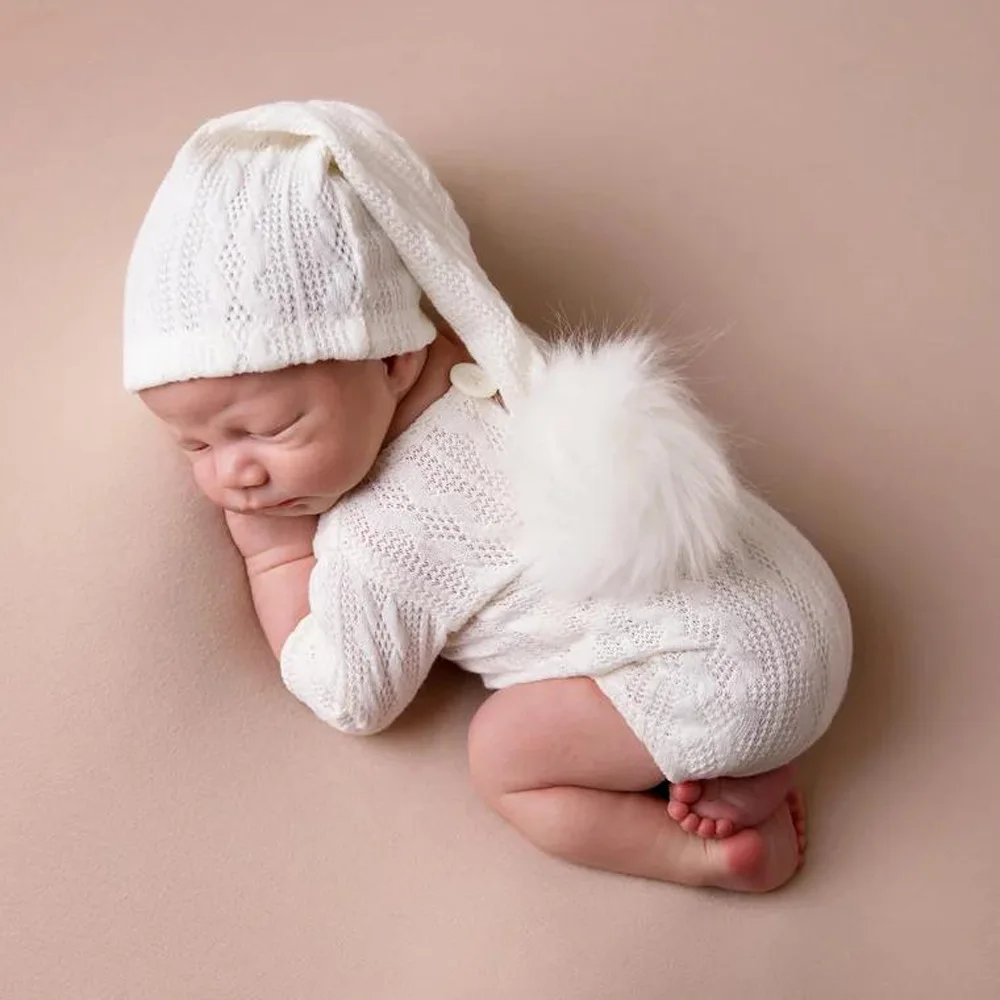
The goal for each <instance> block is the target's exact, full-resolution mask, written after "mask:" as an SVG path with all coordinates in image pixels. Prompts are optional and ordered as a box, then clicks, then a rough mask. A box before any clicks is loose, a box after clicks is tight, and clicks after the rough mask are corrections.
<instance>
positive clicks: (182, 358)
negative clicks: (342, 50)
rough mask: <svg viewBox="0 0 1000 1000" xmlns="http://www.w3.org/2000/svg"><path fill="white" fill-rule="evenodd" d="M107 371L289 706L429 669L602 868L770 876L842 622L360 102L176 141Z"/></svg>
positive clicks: (263, 113)
mask: <svg viewBox="0 0 1000 1000" xmlns="http://www.w3.org/2000/svg"><path fill="white" fill-rule="evenodd" d="M124 372H125V383H126V386H127V388H128V389H129V390H130V391H132V392H136V393H138V394H139V396H140V397H141V399H142V400H143V402H144V403H145V404H146V405H147V406H148V407H149V409H150V410H151V411H152V412H153V413H154V414H155V415H156V416H157V417H158V418H160V420H162V421H163V423H164V424H165V425H166V426H167V427H168V428H169V430H170V432H171V433H172V434H173V435H174V437H175V438H176V440H177V443H178V445H179V446H180V447H181V448H182V449H183V450H184V452H185V453H186V455H187V456H188V458H189V459H190V463H191V468H192V471H193V474H194V477H195V481H196V483H197V485H198V487H199V488H200V490H201V491H202V492H203V493H204V494H205V496H206V497H207V498H208V499H209V500H210V501H212V502H213V503H214V504H216V505H218V506H219V507H221V508H222V509H223V510H224V511H225V518H226V523H227V525H228V529H229V532H230V534H231V535H232V539H233V542H234V543H235V545H236V546H237V548H238V549H239V551H240V552H241V554H242V555H243V557H244V559H245V562H246V568H247V575H248V578H249V584H250V588H251V591H252V594H253V600H254V606H255V608H256V611H257V614H258V617H259V619H260V624H261V626H262V629H263V631H264V633H265V635H266V637H267V640H268V642H269V644H270V646H271V648H272V649H273V651H274V654H275V656H276V657H277V659H278V661H279V662H280V669H281V676H282V678H283V681H284V683H285V685H286V686H287V688H288V689H289V691H290V692H291V693H292V694H293V695H294V696H295V697H296V698H298V699H299V700H300V701H301V702H302V703H303V704H304V705H306V706H308V708H309V709H310V710H311V711H312V712H313V713H314V714H315V715H316V716H317V717H318V718H319V719H321V720H322V721H323V722H326V723H328V724H329V725H330V726H332V727H334V728H335V729H337V730H339V731H341V732H343V733H350V734H371V733H376V732H378V731H380V730H382V729H384V728H385V727H387V726H389V725H390V724H391V723H392V722H393V720H394V719H396V717H397V716H398V715H399V714H400V713H401V712H402V711H403V710H404V709H405V708H406V706H407V705H408V704H409V703H410V701H411V700H412V699H413V698H414V696H415V695H416V693H417V691H418V689H419V688H420V686H421V684H422V683H423V682H424V679H425V678H426V677H427V675H428V672H429V671H430V669H431V667H432V665H433V664H434V662H435V661H436V660H437V659H438V657H444V658H446V659H448V660H450V661H452V662H454V663H456V664H457V665H458V666H459V667H461V668H463V669H464V670H467V671H471V672H472V673H475V674H478V675H480V676H481V677H482V679H483V683H484V685H485V686H486V688H488V689H489V690H490V691H491V692H492V693H491V694H490V696H489V697H488V698H487V699H486V700H485V702H484V703H483V704H482V706H481V707H480V709H479V711H478V712H477V713H476V715H475V716H474V718H473V720H472V723H471V726H470V729H469V737H468V752H469V769H470V775H471V780H472V783H473V785H474V787H475V788H476V790H477V791H478V793H479V794H480V795H481V796H482V797H483V798H484V800H485V801H486V802H487V803H488V804H489V805H490V806H491V807H492V808H494V809H495V810H496V811H497V812H498V813H499V814H500V815H501V816H503V817H504V818H505V819H506V820H507V821H508V822H509V823H510V824H511V825H512V826H513V827H515V828H516V829H517V830H518V831H520V833H521V834H523V835H524V836H525V837H526V838H527V839H528V840H529V841H531V842H532V843H533V844H535V845H536V846H537V847H539V848H541V849H542V850H544V851H546V852H548V853H550V854H552V855H555V856H557V857H560V858H563V859H566V860H568V861H571V862H575V863H577V864H581V865H588V866H592V867H596V868H602V869H607V870H611V871H615V872H622V873H626V874H630V875H636V876H644V877H647V878H653V879H660V880H664V881H669V882H676V883H683V884H686V885H697V886H716V887H722V888H727V889H733V890H739V891H748V892H762V891H768V890H771V889H774V888H777V887H778V886H780V885H782V884H784V883H785V882H786V881H788V879H790V878H791V877H792V876H793V874H794V873H795V872H796V870H797V869H798V868H799V866H800V865H801V863H802V859H803V856H804V851H805V817H804V810H803V804H802V801H801V797H800V795H799V794H798V792H797V790H796V788H795V780H794V769H793V763H794V761H795V759H796V758H797V757H799V756H800V755H801V754H802V753H803V752H804V751H805V750H806V749H807V748H808V747H810V746H811V745H812V744H813V743H814V742H815V741H816V740H817V739H818V738H819V737H820V736H821V735H822V734H823V733H824V731H825V730H826V729H827V728H828V726H829V725H830V722H831V721H832V718H833V716H834V714H835V712H836V710H837V708H838V707H839V705H840V702H841V700H842V698H843V695H844V692H845V688H846V684H847V679H848V674H849V670H850V662H851V631H850V622H849V617H848V611H847V607H846V603H845V601H844V598H843V595H842V594H841V591H840V589H839V587H838V585H837V583H836V581H835V580H834V578H833V576H832V574H831V572H830V570H829V569H828V567H827V566H826V564H825V563H824V561H823V560H822V558H821V557H820V556H819V555H818V554H817V553H816V551H815V550H814V549H813V548H812V546H811V545H810V544H809V543H808V542H807V541H806V540H805V539H804V538H803V537H802V535H800V534H799V532H798V531H797V530H796V529H795V528H793V527H792V526H791V525H790V524H789V523H788V522H787V521H785V520H784V519H783V518H782V517H781V516H780V515H779V514H777V513H776V512H775V511H774V510H772V509H771V508H770V507H769V506H767V505H766V504H765V503H764V502H762V501H761V500H760V499H758V498H757V497H756V496H754V495H753V493H752V492H751V491H750V490H749V489H748V488H746V487H745V486H744V485H743V484H742V483H740V482H739V480H738V479H737V477H736V475H735V474H734V472H733V470H732V467H731V465H730V463H729V460H728V458H727V456H726V454H725V451H724V449H723V447H722V446H721V444H720V441H719V438H718V436H717V434H716V433H715V432H714V430H713V428H712V426H711V424H710V423H709V421H708V420H707V419H706V418H705V417H704V416H703V415H702V414H701V413H700V412H699V411H698V409H697V408H696V406H695V404H694V402H693V400H692V399H691V397H690V396H689V394H688V393H687V392H686V391H685V389H684V388H683V386H682V385H681V384H680V382H679V381H678V379H677V377H676V375H675V373H674V372H673V371H672V369H671V367H670V364H669V360H668V358H667V357H666V356H665V353H664V346H663V343H662V340H661V339H660V338H659V337H657V336H656V335H655V334H653V333H643V332H636V333H631V334H620V335H615V336H610V337H601V338H590V339H587V338H586V337H583V336H580V337H575V338H566V337H564V338H561V339H560V340H559V341H558V342H555V343H550V342H545V341H543V340H542V339H541V338H539V337H538V336H536V335H535V334H534V333H533V332H532V331H531V330H529V329H527V328H526V327H524V326H523V325H521V324H520V323H519V322H518V321H517V320H516V318H515V317H514V315H513V313H512V312H511V310H510V308H509V306H508V305H507V303H506V302H505V301H504V299H503V297H502V296H501V295H500V293H499V292H498V291H497V290H496V288H495V287H494V286H493V285H492V284H491V283H490V281H489V279H488V278H487V276H486V275H485V274H484V272H483V270H482V268H481V267H480V266H479V264H478V262H477V260H476V258H475V255H474V253H473V251H472V248H471V245H470V242H469V236H468V231H467V229H466V227H465V225H464V224H463V222H462V220H461V218H460V217H459V216H458V214H457V213H456V211H455V207H454V205H453V203H452V201H451V199H450V198H449V196H448V195H447V193H446V192H445V191H444V189H443V188H442V187H441V185H440V184H439V183H438V181H437V180H436V178H435V177H434V175H433V173H432V172H431V170H430V169H429V167H428V166H427V165H426V163H425V162H424V161H423V160H421V159H420V157H419V156H417V155H416V154H415V153H414V152H413V150H412V149H411V148H410V147H409V146H408V145H407V144H406V143H405V142H404V140H402V139H401V138H400V137H399V136H398V135H396V134H395V133H394V132H393V131H392V130H391V129H389V128H388V127H387V126H386V124H385V123H384V122H383V121H382V120H381V119H380V118H379V117H378V116H376V115H374V114H372V113H371V112H369V111H365V110H363V109H360V108H357V107H354V106H351V105H347V104H342V103H335V102H319V101H311V102H283V103H276V104H270V105H265V106H262V107H258V108H254V109H251V110H248V111H243V112H238V113H235V114H231V115H228V116H225V117H222V118H218V119H215V120H213V121H210V122H208V123H206V124H205V125H203V126H202V127H201V128H199V129H198V130H197V131H196V132H195V134H194V135H193V136H192V137H191V138H190V139H189V140H188V141H187V143H185V145H184V146H183V147H182V148H181V150H180V152H179V153H178V154H177V157H176V158H175V160H174V162H173V165H172V166H171V167H170V169H169V171H168V173H167V175H166V177H165V179H164V181H163V183H162V184H161V186H160V188H159V190H158V191H157V193H156V195H155V198H154V200H153V202H152V205H151V206H150V209H149V211H148V213H147V215H146V218H145V220H144V222H143V224H142V227H141V229H140V232H139V235H138V237H137V240H136V243H135V247H134V250H133V254H132V258H131V261H130V264H129V270H128V276H127V285H126V305H125V340H124Z"/></svg>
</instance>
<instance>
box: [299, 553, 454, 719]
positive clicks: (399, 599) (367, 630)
mask: <svg viewBox="0 0 1000 1000" xmlns="http://www.w3.org/2000/svg"><path fill="white" fill-rule="evenodd" d="M421 604H422V602H420V601H419V600H414V599H412V598H408V597H407V596H406V594H405V591H401V590H400V588H398V587H394V586H392V585H391V583H389V582H382V581H379V580H376V579H374V578H373V575H372V574H370V573H367V572H365V571H364V570H363V569H362V568H361V567H359V566H358V565H355V564H352V560H351V559H350V554H349V553H348V552H345V551H342V550H340V549H338V548H333V549H332V550H331V549H327V550H326V551H324V552H323V553H322V554H318V558H317V563H316V566H315V568H314V569H313V573H312V577H311V578H310V582H309V605H310V608H311V611H310V613H309V614H308V615H307V616H306V617H305V618H303V619H302V621H301V622H299V624H298V625H297V626H296V628H295V630H294V631H293V632H292V634H291V635H290V636H289V637H288V639H287V640H286V642H285V645H284V647H283V648H282V650H281V676H282V680H283V681H284V683H285V686H286V687H287V688H288V690H289V691H290V692H291V693H292V694H293V695H295V697H296V698H298V699H299V701H301V702H303V703H304V704H305V705H306V706H308V707H309V708H310V709H312V711H313V712H314V713H315V714H316V715H317V716H318V717H319V718H320V719H322V720H323V721H324V722H326V723H328V724H329V725H331V726H333V727H334V728H335V729H339V730H340V731H341V732H345V733H353V734H357V735H367V734H371V733H377V732H379V731H380V730H382V729H385V728H386V727H387V726H389V725H390V724H391V723H392V722H393V721H394V720H395V719H396V718H397V716H399V714H400V713H401V712H402V711H403V709H405V708H406V706H407V705H408V704H409V703H410V702H411V701H412V700H413V698H414V696H415V695H416V693H417V690H418V689H419V687H420V685H421V684H422V683H423V682H424V680H425V679H426V677H427V674H428V673H429V672H430V669H431V666H432V665H433V664H434V661H435V660H436V659H437V657H438V655H439V654H440V652H441V650H442V649H443V648H444V645H445V641H446V638H447V630H446V628H445V627H444V625H443V624H442V623H441V621H440V619H438V618H437V616H434V615H432V614H431V613H430V611H428V610H426V609H425V608H424V607H422V606H421Z"/></svg>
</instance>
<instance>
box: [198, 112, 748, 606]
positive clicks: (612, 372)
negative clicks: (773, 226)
mask: <svg viewBox="0 0 1000 1000" xmlns="http://www.w3.org/2000/svg"><path fill="white" fill-rule="evenodd" d="M202 130H203V131H205V132H208V133H217V132H220V131H227V130H229V131H235V132H244V133H245V132H258V133H278V134H284V135H291V136H300V137H304V138H305V139H306V140H318V141H320V142H321V143H323V144H324V146H325V148H326V149H327V150H328V152H329V157H330V167H331V168H335V169H337V170H338V171H339V172H340V174H341V175H342V176H343V177H344V178H345V179H346V180H347V182H348V183H349V184H350V185H351V187H352V188H353V189H354V190H355V192H356V193H357V195H358V197H359V198H360V200H361V202H362V203H363V204H364V206H365V208H366V209H367V210H368V212H369V214H370V215H371V216H372V217H373V218H374V219H375V221H376V222H377V223H378V225H379V226H381V228H382V229H383V230H384V232H385V233H386V235H387V236H388V237H389V239H390V241H391V242H392V244H393V245H394V246H395V248H396V251H397V253H398V254H399V256H400V257H401V258H402V260H403V262H404V264H405V265H406V267H407V268H408V270H409V271H410V273H411V274H412V275H413V277H414V278H415V279H416V281H417V283H418V284H419V285H420V287H421V288H422V289H423V291H424V292H425V293H426V294H427V296H428V298H429V299H430V300H431V302H432V303H433V305H434V307H435V308H436V309H437V310H438V312H439V313H440V314H441V315H442V316H443V317H444V318H445V319H446V320H447V321H448V323H449V324H450V325H451V327H452V328H453V329H454V330H455V332H456V333H457V334H458V336H459V337H460V338H461V339H462V341H463V343H464V344H465V346H466V347H467V348H468V350H469V353H470V354H471V355H472V357H473V358H474V359H475V360H476V361H477V362H478V364H479V365H480V366H481V367H482V368H483V369H484V370H485V372H486V373H487V374H488V375H489V376H490V377H491V378H492V380H493V381H494V382H495V383H496V385H497V386H498V387H499V389H500V392H501V395H502V398H503V401H504V404H505V405H506V406H507V408H508V410H509V411H510V413H511V424H510V436H509V444H508V454H509V458H510V462H509V477H510V482H511V484H512V488H513V494H514V500H515V503H516V506H517V511H518V514H519V516H520V522H521V523H520V533H519V538H518V539H517V540H516V542H515V544H517V545H518V546H519V548H520V550H521V551H522V553H523V554H524V556H525V558H526V559H527V561H528V564H529V566H531V567H532V572H535V573H536V574H537V575H539V576H540V577H541V578H542V579H543V580H544V582H545V583H546V584H547V586H548V587H549V588H550V590H551V591H552V592H553V593H555V594H559V595H562V596H565V597H567V598H571V599H587V598H591V597H597V596H608V597H615V598H618V599H624V598H642V597H645V596H648V595H650V594H652V593H658V592H660V591H662V590H664V589H667V588H670V587H673V586H676V585H677V584H678V583H679V582H681V581H682V580H683V579H686V578H691V577H704V576H707V575H708V574H709V573H710V572H711V571H712V569H713V568H714V566H715V565H716V563H717V562H718V560H719V559H720V558H721V557H722V556H723V555H724V554H725V553H726V552H728V551H730V550H731V549H732V548H733V547H734V546H735V544H736V537H737V530H738V523H739V513H740V509H741V496H742V493H741V489H740V486H739V484H738V482H737V479H736V476H735V475H734V473H733V472H732V470H731V468H730V466H729V463H728V462H727V460H726V456H725V453H724V451H723V449H722V447H721V445H720V443H719V439H718V436H717V435H716V434H715V432H714V430H713V428H712V426H711V425H710V423H709V422H708V421H707V420H706V419H705V418H704V417H703V416H702V415H701V414H700V413H699V412H698V410H697V408H696V407H695V405H694V404H693V402H692V400H691V398H690V396H689V395H688V394H687V392H685V390H684V389H683V387H682V386H681V384H680V382H679V381H678V379H677V377H676V375H675V374H674V373H673V372H672V370H671V369H670V367H669V365H667V364H666V361H665V358H664V356H663V352H662V344H661V343H660V342H659V341H658V339H657V338H656V337H654V336H636V337H631V338H625V339H617V340H614V339H613V340H608V341H604V342H602V343H599V344H598V345H596V346H586V345H577V346H573V345H570V344H563V345H561V346H558V347H556V348H554V349H551V350H549V349H546V348H545V347H544V346H543V345H542V344H540V343H539V341H538V340H537V338H535V337H533V336H532V335H531V334H530V333H529V332H528V331H527V330H526V329H525V328H524V327H522V326H521V324H520V323H519V322H518V321H517V319H516V317H515V316H514V314H513V312H512V311H511V309H510V307H509V306H508V305H507V303H506V301H505V300H504V298H503V296H502V295H501V294H500V293H499V291H498V290H497V289H496V288H495V287H494V286H493V284H492V283H491V282H490V280H489V278H488V277H487V276H486V274H485V272H484V271H483V269H482V268H481V267H480V265H479V263H478V261H477V259H476V255H475V253H474V251H473V249H472V246H471V243H470V240H469V233H468V230H467V228H466V226H465V224H464V223H463V222H462V220H461V218H460V217H459V215H458V212H457V211H456V210H455V206H454V204H453V202H452V200H451V197H450V196H449V195H448V193H447V191H445V189H444V188H443V187H442V186H441V184H440V183H439V182H438V180H437V179H436V178H435V176H434V174H433V172H432V171H431V169H430V167H429V166H428V165H427V164H426V163H425V162H424V161H423V160H422V159H421V158H420V157H419V156H418V155H417V153H416V152H415V151H414V150H413V149H411V148H410V146H409V145H408V144H407V143H406V142H405V140H403V139H402V138H401V137H400V136H399V135H397V134H396V133H395V132H394V131H392V129H390V128H389V127H388V126H387V125H386V124H385V122H383V121H382V119H381V118H379V117H378V115H376V114H374V113H372V112H371V111H367V110H365V109H363V108H359V107H355V106H354V105H350V104H344V103H340V102H332V101H305V102H292V101H289V102H281V103H275V104H267V105H262V106H261V107H258V108H252V109H250V110H247V111H240V112H236V113H235V114H231V115H226V116H225V117H223V118H217V119H215V120H214V121H212V122H209V123H207V124H206V125H204V126H203V127H202Z"/></svg>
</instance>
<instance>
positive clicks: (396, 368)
mask: <svg viewBox="0 0 1000 1000" xmlns="http://www.w3.org/2000/svg"><path fill="white" fill-rule="evenodd" d="M426 360H427V348H425V347H423V348H421V349H420V350H419V351H408V352H407V353H406V354H394V355H392V356H391V357H388V358H383V359H382V364H383V365H385V372H386V377H387V378H388V380H389V388H390V389H392V391H393V392H394V393H395V394H396V396H397V398H399V397H402V396H404V395H405V394H406V393H407V392H409V391H410V389H412V388H413V383H414V382H416V381H417V379H418V378H419V377H420V373H421V372H422V371H423V368H424V363H425V362H426Z"/></svg>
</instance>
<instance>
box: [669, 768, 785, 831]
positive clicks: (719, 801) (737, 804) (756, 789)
mask: <svg viewBox="0 0 1000 1000" xmlns="http://www.w3.org/2000/svg"><path fill="white" fill-rule="evenodd" d="M793 777H794V774H793V770H792V767H791V766H790V765H789V766H787V767H779V768H778V769H777V770H776V771H768V772H766V773H765V774H757V775H754V776H753V777H752V778H712V779H711V780H710V781H682V782H679V783H678V784H676V785H672V786H671V787H670V804H669V805H668V806H667V812H668V813H669V814H670V815H671V817H673V819H675V820H676V821H677V822H678V823H679V824H680V827H681V829H682V830H684V831H685V832H686V833H694V834H697V835H698V836H699V837H706V838H716V839H721V838H723V837H731V836H733V834H735V833H738V832H739V831H740V830H743V829H745V828H746V827H751V826H757V825H758V824H760V823H763V822H764V820H766V819H767V818H768V817H769V816H770V815H771V814H772V813H773V812H774V811H775V810H776V809H777V808H778V807H779V806H780V805H781V804H782V802H783V801H784V799H785V797H786V796H787V795H788V794H789V791H790V789H791V787H792V780H793Z"/></svg>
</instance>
